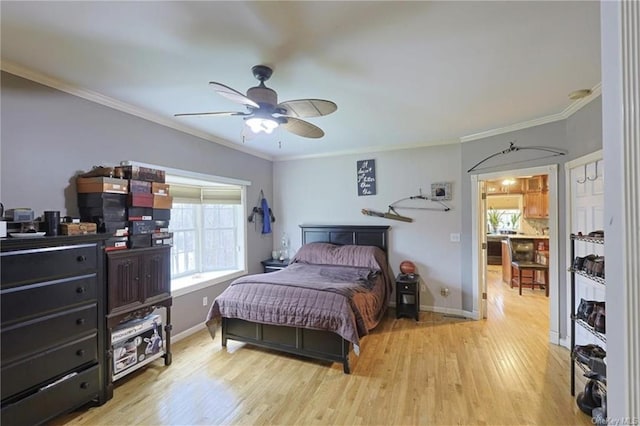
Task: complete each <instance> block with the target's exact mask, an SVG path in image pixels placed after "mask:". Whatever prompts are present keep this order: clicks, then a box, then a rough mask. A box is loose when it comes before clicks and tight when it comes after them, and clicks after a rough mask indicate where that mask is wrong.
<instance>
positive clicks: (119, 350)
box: [111, 314, 164, 380]
mask: <svg viewBox="0 0 640 426" xmlns="http://www.w3.org/2000/svg"><path fill="white" fill-rule="evenodd" d="M111 349H112V351H113V377H112V379H113V380H117V379H119V378H121V377H122V376H124V375H126V374H128V373H130V372H132V371H134V370H137V369H138V368H139V367H142V366H143V365H145V364H148V363H149V362H151V361H153V360H154V359H157V358H159V357H161V356H162V355H164V336H163V331H162V319H161V318H160V315H153V314H152V315H149V316H147V317H145V318H141V319H135V320H131V321H127V322H125V323H123V324H120V325H119V326H118V327H116V328H114V329H113V330H112V331H111Z"/></svg>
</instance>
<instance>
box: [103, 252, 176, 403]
mask: <svg viewBox="0 0 640 426" xmlns="http://www.w3.org/2000/svg"><path fill="white" fill-rule="evenodd" d="M107 287H108V289H107V296H108V297H107V314H106V317H107V333H106V334H107V341H108V342H111V330H112V329H113V328H114V327H116V326H118V325H119V324H122V323H124V322H126V321H129V320H132V319H140V318H144V317H146V316H147V315H149V314H151V313H152V312H153V311H154V310H155V309H156V308H160V307H164V308H165V310H166V311H165V312H166V320H165V325H164V332H165V333H164V342H165V353H164V355H163V357H164V363H165V365H170V364H171V328H172V325H171V305H172V303H173V299H172V297H171V247H170V246H162V247H150V248H141V249H133V250H116V251H111V252H109V253H107ZM112 358H113V354H112V353H110V361H112ZM131 371H133V370H131ZM113 376H114V375H113V365H112V362H110V363H109V366H108V377H109V378H110V381H109V385H108V386H109V389H110V391H112V389H113V383H112V381H113Z"/></svg>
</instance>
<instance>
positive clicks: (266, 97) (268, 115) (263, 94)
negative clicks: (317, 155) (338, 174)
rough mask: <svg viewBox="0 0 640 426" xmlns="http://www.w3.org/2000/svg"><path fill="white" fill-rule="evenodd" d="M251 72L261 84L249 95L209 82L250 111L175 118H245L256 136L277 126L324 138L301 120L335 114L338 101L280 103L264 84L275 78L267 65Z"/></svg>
mask: <svg viewBox="0 0 640 426" xmlns="http://www.w3.org/2000/svg"><path fill="white" fill-rule="evenodd" d="M251 70H252V71H253V76H254V77H255V78H256V79H258V81H259V82H260V84H259V85H258V86H255V87H252V88H250V89H249V90H247V95H246V96H245V95H243V94H242V93H240V92H238V91H237V90H235V89H232V88H231V87H229V86H226V85H224V84H222V83H216V82H215V81H212V82H210V83H209V85H210V86H211V87H213V90H215V91H216V92H217V93H218V94H220V95H221V96H224V97H225V98H227V99H229V100H232V101H234V102H237V103H239V104H242V105H244V106H245V107H247V111H246V112H240V111H225V112H191V113H181V114H175V116H176V117H186V116H241V117H244V121H245V124H246V127H248V128H249V130H250V131H251V132H253V133H254V134H259V133H267V134H269V133H272V132H273V131H274V130H275V129H276V128H277V127H282V128H283V129H285V130H287V131H289V132H291V133H294V134H296V135H298V136H302V137H305V138H321V137H322V136H324V131H322V129H321V128H319V127H317V126H315V125H314V124H311V123H309V122H308V121H305V120H301V118H309V117H320V116H323V115H328V114H331V113H332V112H334V111H335V110H336V109H338V106H337V105H336V104H335V103H334V102H331V101H327V100H324V99H297V100H291V101H285V102H280V103H278V94H277V93H276V92H275V90H273V89H270V88H268V87H267V86H265V85H264V82H265V81H267V80H269V78H270V77H271V74H272V73H273V70H272V69H271V68H269V67H268V66H266V65H256V66H254V67H253V68H251ZM243 134H244V131H243Z"/></svg>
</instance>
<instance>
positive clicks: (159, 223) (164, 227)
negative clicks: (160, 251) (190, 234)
mask: <svg viewBox="0 0 640 426" xmlns="http://www.w3.org/2000/svg"><path fill="white" fill-rule="evenodd" d="M154 222H155V228H154V229H155V232H169V221H168V220H156V221H154Z"/></svg>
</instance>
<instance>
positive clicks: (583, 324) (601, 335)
mask: <svg viewBox="0 0 640 426" xmlns="http://www.w3.org/2000/svg"><path fill="white" fill-rule="evenodd" d="M571 319H572V320H573V321H574V322H575V323H576V324H578V325H580V326H581V327H582V328H584V329H586V330H587V331H588V332H589V333H591V334H593V335H594V336H596V337H597V338H598V339H600V340H601V341H602V342H604V343H607V337H606V336H605V335H604V333H600V332H597V331H596V330H595V328H593V327H591V326H590V325H589V324H588V323H587V322H586V321H585V320H582V319H578V318H576V317H575V315H572V316H571Z"/></svg>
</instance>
